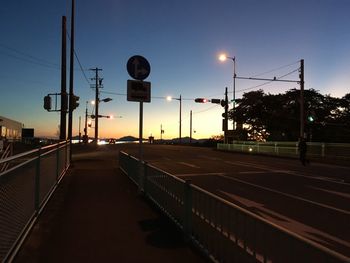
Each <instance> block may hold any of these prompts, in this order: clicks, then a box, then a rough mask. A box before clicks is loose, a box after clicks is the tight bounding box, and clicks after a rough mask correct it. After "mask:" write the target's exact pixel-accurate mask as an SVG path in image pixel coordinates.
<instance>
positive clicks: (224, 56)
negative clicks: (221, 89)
mask: <svg viewBox="0 0 350 263" xmlns="http://www.w3.org/2000/svg"><path fill="white" fill-rule="evenodd" d="M226 59H231V60H232V61H233V91H232V93H233V94H232V98H233V99H232V100H233V106H232V108H233V111H234V110H235V107H236V57H229V56H227V55H226V54H221V55H220V56H219V60H221V61H225V60H226ZM232 121H233V123H232V125H233V130H235V120H234V119H232Z"/></svg>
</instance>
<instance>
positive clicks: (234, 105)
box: [232, 57, 236, 130]
mask: <svg viewBox="0 0 350 263" xmlns="http://www.w3.org/2000/svg"><path fill="white" fill-rule="evenodd" d="M232 61H233V95H232V97H233V102H232V103H233V104H232V108H233V113H234V112H235V108H236V57H233V58H232ZM232 125H233V126H232V130H235V120H234V119H233V117H232Z"/></svg>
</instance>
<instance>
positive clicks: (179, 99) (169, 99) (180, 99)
mask: <svg viewBox="0 0 350 263" xmlns="http://www.w3.org/2000/svg"><path fill="white" fill-rule="evenodd" d="M166 99H167V100H168V101H171V100H178V101H180V123H179V144H181V122H182V121H181V115H182V113H181V110H182V97H181V95H180V97H179V98H172V97H171V96H168V97H167V98H166Z"/></svg>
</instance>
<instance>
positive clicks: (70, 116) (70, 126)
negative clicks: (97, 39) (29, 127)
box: [68, 0, 75, 159]
mask: <svg viewBox="0 0 350 263" xmlns="http://www.w3.org/2000/svg"><path fill="white" fill-rule="evenodd" d="M74 13H75V0H72V16H71V33H70V66H69V113H68V139H69V140H70V141H71V143H72V130H73V95H74V87H73V77H74V74H73V73H74ZM70 152H72V151H70ZM71 157H72V156H70V159H71Z"/></svg>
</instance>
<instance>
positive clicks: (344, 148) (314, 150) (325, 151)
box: [217, 141, 350, 161]
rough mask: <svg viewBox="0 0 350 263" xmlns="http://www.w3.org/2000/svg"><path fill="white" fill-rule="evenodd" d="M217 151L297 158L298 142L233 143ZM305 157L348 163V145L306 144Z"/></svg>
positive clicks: (218, 145) (219, 147)
mask: <svg viewBox="0 0 350 263" xmlns="http://www.w3.org/2000/svg"><path fill="white" fill-rule="evenodd" d="M217 149H218V150H226V151H236V152H247V153H257V154H269V155H277V156H288V157H298V154H299V152H298V142H255V141H234V142H233V143H232V144H224V143H218V144H217ZM307 149H308V150H307V155H308V156H309V157H313V158H321V159H322V158H327V159H334V160H341V161H350V144H346V143H317V142H308V143H307Z"/></svg>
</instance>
